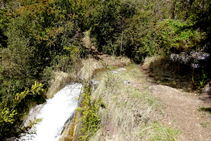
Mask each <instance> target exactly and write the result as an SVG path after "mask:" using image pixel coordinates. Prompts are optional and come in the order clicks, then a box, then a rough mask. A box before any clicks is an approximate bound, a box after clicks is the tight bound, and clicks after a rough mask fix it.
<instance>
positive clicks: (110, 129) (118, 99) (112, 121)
mask: <svg viewBox="0 0 211 141" xmlns="http://www.w3.org/2000/svg"><path fill="white" fill-rule="evenodd" d="M141 77H142V78H143V77H144V76H143V75H142V74H141V72H140V70H139V69H137V68H134V69H130V70H129V71H127V72H126V73H122V74H113V73H107V74H105V76H104V77H103V79H102V80H101V82H100V84H99V85H98V88H97V89H96V90H95V92H94V93H93V95H92V96H93V99H97V98H98V97H99V96H100V97H102V99H103V102H104V103H105V104H106V105H107V106H106V108H103V107H101V108H100V110H99V116H100V119H101V123H100V129H99V130H98V132H97V133H96V135H95V136H94V137H93V138H92V139H90V140H92V141H96V140H112V141H119V140H124V141H125V140H130V141H133V140H134V141H135V140H141V139H142V136H141V135H140V134H141V128H142V127H145V126H147V125H150V123H152V122H154V121H151V119H150V117H149V113H151V112H153V111H154V110H156V108H158V107H159V106H161V103H160V102H159V100H157V99H156V98H154V97H152V96H151V95H150V94H149V93H148V91H147V89H145V90H144V89H143V90H142V91H140V90H139V89H138V88H136V87H134V86H137V85H138V84H140V83H142V80H141ZM125 80H128V81H130V82H133V83H130V84H128V85H125V84H124V81H125Z"/></svg>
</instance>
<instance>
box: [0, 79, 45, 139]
mask: <svg viewBox="0 0 211 141" xmlns="http://www.w3.org/2000/svg"><path fill="white" fill-rule="evenodd" d="M43 91H44V89H43V84H42V83H38V82H36V81H35V83H34V84H33V85H32V87H31V89H29V88H26V89H25V90H24V91H23V92H21V93H16V94H15V96H14V97H15V98H14V99H8V100H7V101H2V103H1V104H0V126H1V128H0V131H1V132H0V139H5V138H8V137H11V136H18V134H19V133H20V132H23V131H24V129H22V128H21V126H20V125H17V123H19V124H20V123H21V120H20V119H21V118H22V116H24V115H25V114H27V112H28V110H29V109H28V106H26V105H28V104H31V103H30V102H28V100H29V101H30V95H32V96H33V97H35V96H37V95H41V94H42V92H43ZM14 127H16V128H14Z"/></svg>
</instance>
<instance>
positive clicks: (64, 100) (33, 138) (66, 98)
mask: <svg viewBox="0 0 211 141" xmlns="http://www.w3.org/2000/svg"><path fill="white" fill-rule="evenodd" d="M81 88H82V84H80V83H75V84H72V85H67V86H66V87H64V88H63V89H61V90H60V91H59V92H57V93H56V94H55V95H54V97H53V98H52V99H48V100H47V102H46V103H45V104H43V105H37V106H35V107H34V108H32V109H31V111H30V113H29V116H28V118H27V120H28V121H27V120H26V122H29V120H32V118H33V119H34V118H35V119H42V121H41V122H40V123H38V124H35V126H34V127H33V128H32V129H31V130H30V131H29V132H31V133H30V134H26V135H23V136H22V137H21V138H20V139H19V140H25V141H27V140H28V141H58V140H59V138H60V135H61V132H62V130H63V128H64V125H65V122H66V121H67V120H68V119H69V118H70V117H71V116H73V114H74V111H75V109H76V108H77V107H78V99H77V98H78V97H79V95H80V93H81ZM36 109H38V110H37V111H36V112H34V111H35V110H36ZM30 114H31V115H30ZM34 131H36V133H34Z"/></svg>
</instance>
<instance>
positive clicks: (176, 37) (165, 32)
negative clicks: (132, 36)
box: [156, 19, 196, 54]
mask: <svg viewBox="0 0 211 141" xmlns="http://www.w3.org/2000/svg"><path fill="white" fill-rule="evenodd" d="M190 26H191V25H188V24H187V23H186V22H181V21H179V20H172V19H167V20H164V21H162V22H159V24H158V25H157V27H156V31H157V33H156V40H157V43H158V44H159V46H160V47H161V48H162V49H163V51H164V52H165V53H166V54H168V53H169V51H170V50H180V51H182V50H187V49H189V48H190V47H192V46H193V45H194V44H193V42H192V41H195V40H194V37H195V36H196V30H193V29H190V28H188V27H190Z"/></svg>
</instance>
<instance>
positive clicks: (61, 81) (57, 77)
mask: <svg viewBox="0 0 211 141" xmlns="http://www.w3.org/2000/svg"><path fill="white" fill-rule="evenodd" d="M52 75H53V79H51V81H50V87H49V88H48V92H47V93H46V96H47V98H48V99H49V98H52V97H53V96H54V95H55V94H56V93H57V92H58V91H59V90H60V89H62V88H63V87H64V86H65V85H66V84H67V83H69V82H70V80H71V76H70V75H69V74H68V73H65V72H53V73H52Z"/></svg>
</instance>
